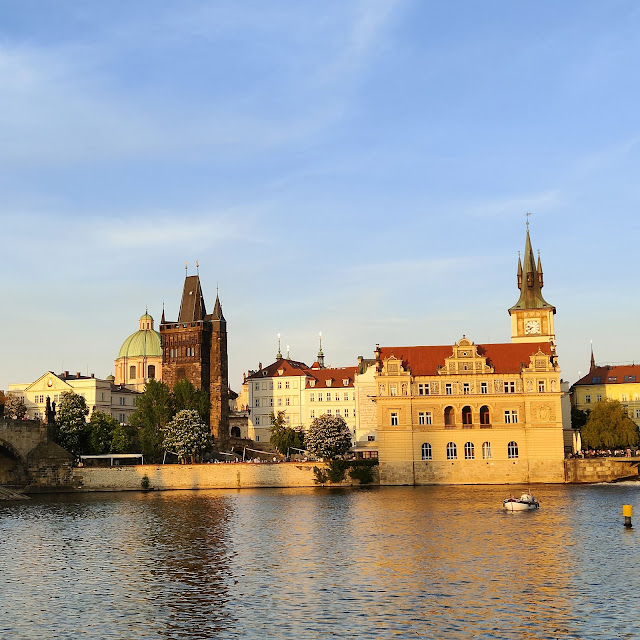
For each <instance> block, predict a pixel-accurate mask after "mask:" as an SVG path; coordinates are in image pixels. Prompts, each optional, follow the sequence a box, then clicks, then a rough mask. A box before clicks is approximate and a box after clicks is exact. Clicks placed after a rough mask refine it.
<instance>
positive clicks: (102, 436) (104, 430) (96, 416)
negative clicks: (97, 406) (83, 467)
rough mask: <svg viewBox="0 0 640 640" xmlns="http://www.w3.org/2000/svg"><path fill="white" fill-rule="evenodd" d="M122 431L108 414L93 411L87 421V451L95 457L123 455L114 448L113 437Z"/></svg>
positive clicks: (118, 424)
mask: <svg viewBox="0 0 640 640" xmlns="http://www.w3.org/2000/svg"><path fill="white" fill-rule="evenodd" d="M119 429H122V427H121V425H120V423H119V422H118V421H117V420H116V419H115V418H114V417H112V416H110V415H109V414H108V413H104V412H102V411H94V412H93V413H92V414H91V418H90V419H89V451H90V452H91V453H93V454H95V455H102V454H104V453H125V452H124V451H120V450H118V449H115V448H114V446H113V445H114V436H115V433H116V431H117V430H119Z"/></svg>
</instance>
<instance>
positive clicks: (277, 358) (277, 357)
mask: <svg viewBox="0 0 640 640" xmlns="http://www.w3.org/2000/svg"><path fill="white" fill-rule="evenodd" d="M276 360H282V351H281V350H280V334H278V353H276Z"/></svg>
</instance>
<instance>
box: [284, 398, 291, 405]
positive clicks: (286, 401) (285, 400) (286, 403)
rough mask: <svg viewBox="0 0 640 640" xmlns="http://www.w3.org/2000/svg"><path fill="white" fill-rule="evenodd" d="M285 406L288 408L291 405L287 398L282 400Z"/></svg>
mask: <svg viewBox="0 0 640 640" xmlns="http://www.w3.org/2000/svg"><path fill="white" fill-rule="evenodd" d="M284 403H285V405H286V406H287V407H288V406H289V405H290V404H291V398H289V397H287V398H285V399H284Z"/></svg>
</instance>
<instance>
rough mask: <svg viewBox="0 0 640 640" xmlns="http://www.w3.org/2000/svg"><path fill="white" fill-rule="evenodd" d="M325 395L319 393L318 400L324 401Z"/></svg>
mask: <svg viewBox="0 0 640 640" xmlns="http://www.w3.org/2000/svg"><path fill="white" fill-rule="evenodd" d="M322 398H323V395H322V394H321V393H319V394H318V402H322Z"/></svg>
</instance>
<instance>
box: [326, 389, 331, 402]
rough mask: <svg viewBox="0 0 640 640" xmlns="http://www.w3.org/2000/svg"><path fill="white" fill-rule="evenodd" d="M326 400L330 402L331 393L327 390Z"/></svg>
mask: <svg viewBox="0 0 640 640" xmlns="http://www.w3.org/2000/svg"><path fill="white" fill-rule="evenodd" d="M327 402H331V393H330V392H329V391H327Z"/></svg>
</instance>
